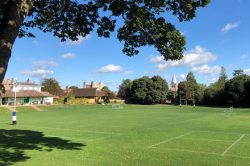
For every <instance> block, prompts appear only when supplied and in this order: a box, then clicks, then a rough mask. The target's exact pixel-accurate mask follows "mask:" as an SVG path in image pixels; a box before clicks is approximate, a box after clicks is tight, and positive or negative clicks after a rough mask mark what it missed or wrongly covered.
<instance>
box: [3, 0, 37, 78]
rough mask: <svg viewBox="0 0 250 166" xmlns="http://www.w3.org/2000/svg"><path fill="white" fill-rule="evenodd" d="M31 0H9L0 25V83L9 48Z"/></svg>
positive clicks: (4, 71)
mask: <svg viewBox="0 0 250 166" xmlns="http://www.w3.org/2000/svg"><path fill="white" fill-rule="evenodd" d="M32 6H33V0H9V1H8V3H7V4H6V11H5V13H4V14H3V18H2V19H1V24H0V25H1V27H0V83H2V81H3V79H4V76H5V74H6V71H7V68H8V63H9V59H10V57H11V50H12V47H13V44H14V42H15V40H16V38H17V36H18V32H19V29H20V26H21V25H22V23H23V22H24V19H25V18H26V17H27V16H28V14H29V12H30V10H31V8H32Z"/></svg>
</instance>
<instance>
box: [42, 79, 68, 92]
mask: <svg viewBox="0 0 250 166" xmlns="http://www.w3.org/2000/svg"><path fill="white" fill-rule="evenodd" d="M42 91H47V92H49V93H50V94H52V95H55V96H61V95H63V90H62V88H61V86H60V84H59V82H58V81H57V80H56V79H54V78H46V79H44V80H42Z"/></svg>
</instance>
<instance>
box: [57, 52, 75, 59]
mask: <svg viewBox="0 0 250 166" xmlns="http://www.w3.org/2000/svg"><path fill="white" fill-rule="evenodd" d="M61 57H62V58H63V59H75V58H76V57H77V56H76V54H73V53H66V54H63V55H61Z"/></svg>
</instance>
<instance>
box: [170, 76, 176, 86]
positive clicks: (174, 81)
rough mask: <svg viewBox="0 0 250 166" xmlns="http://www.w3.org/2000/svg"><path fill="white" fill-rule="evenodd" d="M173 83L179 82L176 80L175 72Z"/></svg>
mask: <svg viewBox="0 0 250 166" xmlns="http://www.w3.org/2000/svg"><path fill="white" fill-rule="evenodd" d="M171 83H172V84H177V80H176V77H175V74H174V76H173V78H172V82H171Z"/></svg>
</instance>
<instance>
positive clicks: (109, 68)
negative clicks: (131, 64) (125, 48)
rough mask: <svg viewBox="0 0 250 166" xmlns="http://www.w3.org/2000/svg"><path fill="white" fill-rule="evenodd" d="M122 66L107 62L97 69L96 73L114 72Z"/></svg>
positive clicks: (120, 69)
mask: <svg viewBox="0 0 250 166" xmlns="http://www.w3.org/2000/svg"><path fill="white" fill-rule="evenodd" d="M122 71H123V67H121V66H116V65H113V64H109V65H107V66H103V67H101V68H100V69H98V70H97V72H98V73H116V72H122Z"/></svg>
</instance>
